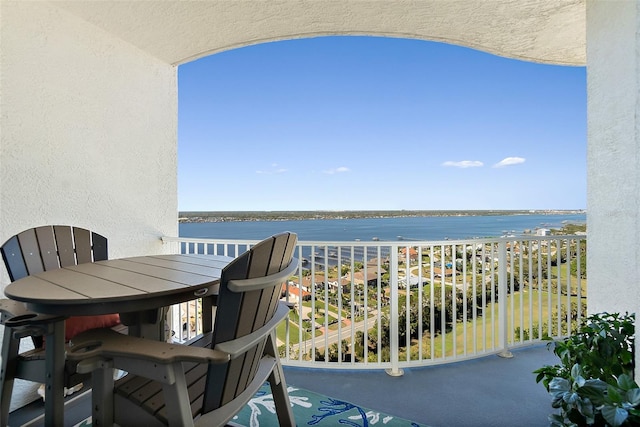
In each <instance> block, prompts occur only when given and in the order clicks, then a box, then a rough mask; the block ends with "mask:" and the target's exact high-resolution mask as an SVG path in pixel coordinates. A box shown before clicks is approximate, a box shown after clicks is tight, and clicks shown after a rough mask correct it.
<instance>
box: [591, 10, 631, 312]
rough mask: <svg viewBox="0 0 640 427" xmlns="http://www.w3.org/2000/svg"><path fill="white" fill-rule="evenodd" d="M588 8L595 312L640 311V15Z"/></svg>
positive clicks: (592, 274)
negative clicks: (639, 33) (639, 81)
mask: <svg viewBox="0 0 640 427" xmlns="http://www.w3.org/2000/svg"><path fill="white" fill-rule="evenodd" d="M638 7H639V6H638V3H637V2H602V1H589V2H588V3H587V67H588V69H587V84H588V109H587V111H588V149H587V161H588V174H587V183H588V190H587V211H588V215H587V230H589V248H588V251H587V252H588V255H587V256H588V258H587V265H588V275H589V303H588V310H589V312H590V313H595V312H601V311H608V312H615V311H617V312H626V311H628V312H634V313H640V310H638V308H639V307H638V303H639V301H640V292H639V290H640V281H639V280H640V248H639V246H638V241H639V239H640V205H639V203H640V136H639V135H640V133H639V129H640V104H639V103H640V93H639V89H640V86H639V84H638V79H639V78H640V67H639V61H640V43H639V40H638V31H639V30H640V17H639V11H638Z"/></svg>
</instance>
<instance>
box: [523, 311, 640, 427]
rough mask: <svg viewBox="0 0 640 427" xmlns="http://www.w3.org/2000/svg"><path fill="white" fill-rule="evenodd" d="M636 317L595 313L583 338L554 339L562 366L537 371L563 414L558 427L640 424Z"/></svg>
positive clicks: (557, 418)
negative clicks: (636, 362)
mask: <svg viewBox="0 0 640 427" xmlns="http://www.w3.org/2000/svg"><path fill="white" fill-rule="evenodd" d="M634 320H635V316H634V315H633V314H625V315H620V314H618V313H615V314H609V313H602V314H595V315H592V316H590V317H589V318H587V320H586V322H585V324H584V325H583V326H581V327H580V329H579V330H578V332H577V333H575V334H574V335H571V336H570V337H568V338H565V339H563V340H551V342H550V343H549V348H550V349H552V350H553V352H554V353H555V354H556V356H558V357H559V358H560V362H561V363H560V364H556V365H547V366H543V367H542V368H540V369H537V370H536V371H534V373H535V374H537V376H536V382H542V384H543V385H544V386H545V388H546V389H547V391H549V393H551V395H552V396H553V401H552V404H551V406H552V407H553V408H558V409H560V414H553V415H551V416H550V417H549V419H550V421H551V425H552V426H631V425H640V411H639V409H640V389H639V388H638V385H637V384H636V383H635V382H634V381H633V379H632V378H633V371H634V367H635V365H634V360H635V359H634Z"/></svg>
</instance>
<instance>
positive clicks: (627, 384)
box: [618, 374, 638, 390]
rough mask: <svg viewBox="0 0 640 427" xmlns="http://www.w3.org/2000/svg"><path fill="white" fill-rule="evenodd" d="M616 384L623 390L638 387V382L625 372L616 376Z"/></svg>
mask: <svg viewBox="0 0 640 427" xmlns="http://www.w3.org/2000/svg"><path fill="white" fill-rule="evenodd" d="M618 386H619V387H620V388H621V389H623V390H631V389H633V388H638V384H636V383H635V381H633V379H632V378H631V377H630V376H629V375H627V374H622V375H620V376H619V377H618Z"/></svg>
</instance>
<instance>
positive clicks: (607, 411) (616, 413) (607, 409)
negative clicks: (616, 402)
mask: <svg viewBox="0 0 640 427" xmlns="http://www.w3.org/2000/svg"><path fill="white" fill-rule="evenodd" d="M602 416H603V417H604V419H605V420H606V421H607V423H609V425H611V426H612V427H618V426H621V425H622V423H624V422H625V421H626V419H627V417H628V416H629V413H628V412H627V411H626V410H625V409H622V408H618V407H616V406H604V407H603V408H602Z"/></svg>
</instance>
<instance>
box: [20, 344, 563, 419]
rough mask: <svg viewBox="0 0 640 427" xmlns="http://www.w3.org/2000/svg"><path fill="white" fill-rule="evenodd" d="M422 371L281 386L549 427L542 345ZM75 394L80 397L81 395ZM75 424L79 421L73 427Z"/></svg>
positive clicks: (316, 378)
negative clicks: (540, 373) (538, 373)
mask: <svg viewBox="0 0 640 427" xmlns="http://www.w3.org/2000/svg"><path fill="white" fill-rule="evenodd" d="M513 355H514V357H513V358H511V359H505V358H501V357H499V356H496V355H491V356H486V357H483V358H479V359H474V360H468V361H461V362H455V363H450V364H446V365H437V366H430V367H425V368H411V369H405V370H404V375H403V376H400V377H392V376H389V375H387V374H386V373H385V372H383V371H378V370H376V371H374V370H368V371H361V370H332V369H309V368H297V367H285V377H286V380H287V384H288V385H291V386H295V387H301V388H306V389H308V390H311V391H315V392H317V393H320V394H325V395H328V396H331V397H333V398H336V399H341V400H346V401H349V402H351V403H354V404H357V405H360V406H363V407H366V408H369V409H375V410H379V411H382V412H385V413H388V414H391V415H395V416H398V417H402V418H405V419H408V420H411V421H415V422H418V423H421V424H426V425H429V426H431V427H451V426H454V427H502V426H504V427H507V426H509V427H511V426H516V425H519V426H528V427H537V426H539V427H543V426H548V425H549V422H548V419H547V417H548V415H549V414H550V413H551V411H552V408H551V396H550V395H549V394H548V393H547V392H546V390H545V389H544V387H543V386H542V385H541V384H537V383H536V382H535V375H533V374H532V371H533V370H535V369H537V368H539V367H541V366H543V365H547V364H556V363H558V358H557V357H556V356H555V355H554V354H553V353H552V352H550V351H548V350H547V347H546V345H544V344H542V345H541V344H538V345H535V346H532V347H527V348H522V349H518V350H514V351H513ZM79 394H80V393H79ZM80 395H81V396H83V397H82V398H80V399H77V396H76V395H74V396H71V397H70V398H67V399H68V400H71V398H76V399H73V400H74V401H72V402H70V404H69V405H66V406H65V421H68V425H69V426H71V425H73V420H74V419H75V420H78V419H82V417H87V416H89V415H90V413H89V398H90V397H89V396H90V395H89V393H85V394H80ZM41 413H42V401H40V400H39V401H36V402H33V403H31V404H30V405H28V406H26V407H24V408H22V409H19V410H16V411H14V412H12V413H11V417H10V425H24V424H27V425H30V426H38V425H42V421H37V422H35V423H29V420H31V419H33V418H34V417H37V416H38V415H39V414H41ZM75 422H77V421H75Z"/></svg>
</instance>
